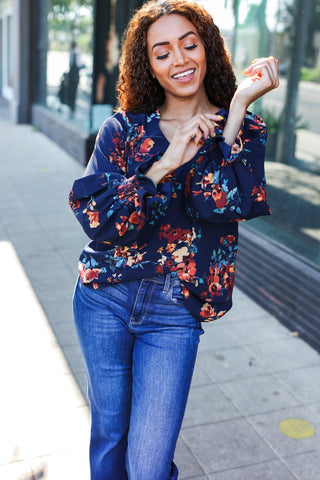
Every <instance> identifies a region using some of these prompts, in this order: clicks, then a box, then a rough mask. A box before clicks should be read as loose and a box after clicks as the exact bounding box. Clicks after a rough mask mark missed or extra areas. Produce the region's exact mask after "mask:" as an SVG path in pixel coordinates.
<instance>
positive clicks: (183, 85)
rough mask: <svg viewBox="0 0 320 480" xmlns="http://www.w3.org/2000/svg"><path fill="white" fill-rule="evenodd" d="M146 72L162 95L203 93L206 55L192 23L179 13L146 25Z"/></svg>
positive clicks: (174, 95)
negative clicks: (147, 26) (149, 72)
mask: <svg viewBox="0 0 320 480" xmlns="http://www.w3.org/2000/svg"><path fill="white" fill-rule="evenodd" d="M147 41H148V57H149V62H150V67H151V68H150V71H151V74H152V76H153V77H154V78H156V79H157V80H158V82H159V84H160V85H161V86H162V88H163V89H164V91H165V95H166V98H167V99H168V97H170V96H173V97H180V98H187V97H193V96H195V95H197V94H203V93H204V91H205V89H204V84H203V81H204V77H205V75H206V55H205V49H204V46H203V44H202V42H201V40H200V37H199V34H198V32H197V29H196V28H195V26H194V25H193V24H192V23H191V22H190V21H189V20H188V19H187V18H186V17H184V16H183V15H177V14H171V15H165V16H163V17H160V18H159V19H158V20H156V21H155V22H154V23H153V24H152V25H151V26H150V28H149V30H148V35H147Z"/></svg>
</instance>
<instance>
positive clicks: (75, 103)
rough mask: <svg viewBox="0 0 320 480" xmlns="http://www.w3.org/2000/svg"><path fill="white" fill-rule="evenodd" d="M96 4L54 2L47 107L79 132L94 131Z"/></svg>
mask: <svg viewBox="0 0 320 480" xmlns="http://www.w3.org/2000/svg"><path fill="white" fill-rule="evenodd" d="M92 38H93V0H77V1H74V0H63V1H61V0H50V8H49V13H48V53H47V98H46V101H47V107H48V108H49V109H50V110H51V111H53V112H55V113H56V114H57V115H60V116H61V117H62V118H64V119H66V120H68V121H69V122H70V123H71V124H73V125H74V126H75V127H76V128H78V129H80V130H84V131H86V132H88V131H89V129H90V108H91V91H92V66H93V55H92Z"/></svg>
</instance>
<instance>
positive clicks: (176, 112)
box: [160, 91, 215, 121]
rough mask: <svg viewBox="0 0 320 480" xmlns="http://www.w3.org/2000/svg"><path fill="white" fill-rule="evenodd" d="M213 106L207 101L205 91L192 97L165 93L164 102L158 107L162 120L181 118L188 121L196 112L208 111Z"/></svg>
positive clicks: (210, 110)
mask: <svg viewBox="0 0 320 480" xmlns="http://www.w3.org/2000/svg"><path fill="white" fill-rule="evenodd" d="M213 109H215V107H214V106H213V105H212V104H211V103H210V102H209V99H208V97H207V94H206V93H205V91H203V92H201V93H200V92H199V94H198V95H195V96H193V97H191V98H190V97H186V98H183V97H173V96H170V95H166V99H165V101H164V104H163V105H162V106H161V107H160V114H161V118H162V119H163V120H174V119H183V120H185V121H188V120H189V119H191V118H192V117H194V115H196V114H197V113H200V112H201V113H206V112H207V113H209V112H212V110H213Z"/></svg>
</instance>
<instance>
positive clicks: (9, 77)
mask: <svg viewBox="0 0 320 480" xmlns="http://www.w3.org/2000/svg"><path fill="white" fill-rule="evenodd" d="M6 40H7V41H6V44H7V52H6V53H7V55H6V59H7V72H6V74H7V75H6V77H7V85H8V87H12V88H13V58H12V51H13V50H12V16H11V15H10V16H8V17H7V39H6Z"/></svg>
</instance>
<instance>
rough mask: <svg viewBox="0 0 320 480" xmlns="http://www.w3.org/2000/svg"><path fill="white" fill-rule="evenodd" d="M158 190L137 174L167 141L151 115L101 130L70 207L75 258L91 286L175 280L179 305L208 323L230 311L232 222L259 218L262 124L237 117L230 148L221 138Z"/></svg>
mask: <svg viewBox="0 0 320 480" xmlns="http://www.w3.org/2000/svg"><path fill="white" fill-rule="evenodd" d="M219 114H220V115H221V122H219V125H218V128H217V129H216V135H215V137H214V138H209V139H208V140H206V141H205V142H204V143H203V145H202V146H201V148H200V150H199V152H198V153H197V155H196V156H195V157H194V158H193V159H192V160H191V161H189V162H188V163H186V164H185V165H183V166H181V167H179V168H178V169H177V170H176V171H175V172H174V174H170V175H167V176H166V177H165V178H163V179H162V180H161V182H160V183H159V184H158V185H155V184H154V182H153V181H152V180H151V179H149V178H148V177H147V176H145V175H144V173H145V171H146V170H147V169H148V168H150V166H151V165H152V164H153V163H154V162H156V161H158V160H159V159H160V158H161V156H162V155H163V153H164V152H165V151H166V149H167V147H168V145H169V143H168V141H167V139H166V138H165V137H164V135H163V134H162V132H161V130H160V128H159V118H160V116H159V112H158V111H156V112H154V113H153V114H152V115H143V114H133V113H128V112H119V113H117V114H115V115H114V116H113V117H111V118H109V119H107V120H106V121H105V123H104V124H103V125H102V127H101V129H100V131H99V133H98V136H97V140H96V145H95V149H94V153H93V155H92V158H91V160H90V162H89V164H88V167H87V169H86V172H85V174H84V176H83V177H82V178H80V179H78V180H76V181H75V182H74V185H73V187H72V190H71V192H70V196H69V201H70V206H71V208H72V210H73V212H74V214H75V216H76V217H77V219H78V220H79V221H80V223H81V225H82V227H83V229H84V230H85V232H86V233H87V235H88V236H89V238H90V239H91V242H90V243H89V244H88V245H87V246H86V247H85V248H84V250H83V252H82V254H81V256H80V262H79V273H80V276H81V280H82V282H83V283H84V284H85V285H87V286H88V287H91V288H99V287H100V285H106V284H109V283H116V282H119V281H128V280H133V279H139V278H145V277H151V276H154V275H165V274H167V273H171V274H172V275H176V276H178V278H179V279H180V283H181V293H182V295H183V298H184V299H185V305H186V307H187V308H188V309H189V310H190V312H191V313H192V314H193V315H194V316H195V317H196V318H198V320H199V321H212V320H214V319H216V318H219V317H221V316H222V315H224V314H225V313H226V312H227V311H228V310H229V309H230V308H231V305H232V290H233V286H234V277H235V265H236V255H237V238H238V221H242V220H248V219H250V218H254V217H256V216H259V215H269V214H270V209H269V206H268V204H267V199H266V184H265V177H264V149H265V143H266V127H265V125H264V123H263V122H262V120H261V119H260V118H259V117H258V116H256V115H253V114H251V113H249V112H248V113H247V115H246V117H245V119H244V121H243V124H242V127H241V130H240V132H239V135H238V137H237V139H236V142H235V144H234V145H233V146H232V147H229V146H228V145H226V144H225V142H224V139H223V136H222V132H223V127H224V124H225V122H226V119H227V116H228V111H227V110H220V111H219Z"/></svg>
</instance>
